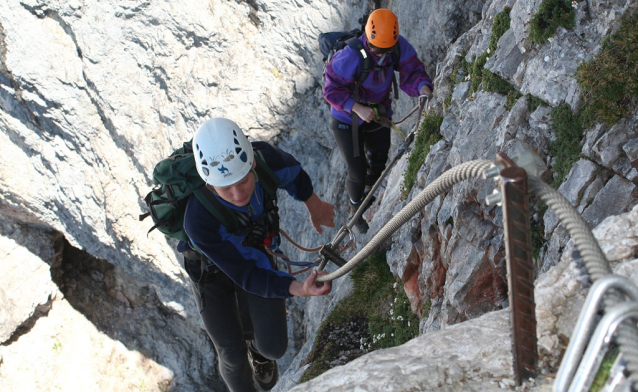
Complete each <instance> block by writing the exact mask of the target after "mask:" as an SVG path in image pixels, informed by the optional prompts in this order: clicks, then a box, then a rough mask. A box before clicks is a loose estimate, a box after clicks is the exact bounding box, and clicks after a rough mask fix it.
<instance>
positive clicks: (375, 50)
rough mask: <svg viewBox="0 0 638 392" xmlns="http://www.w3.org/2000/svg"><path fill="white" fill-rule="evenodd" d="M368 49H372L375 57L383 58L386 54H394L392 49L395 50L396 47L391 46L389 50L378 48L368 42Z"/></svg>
mask: <svg viewBox="0 0 638 392" xmlns="http://www.w3.org/2000/svg"><path fill="white" fill-rule="evenodd" d="M368 47H369V48H370V52H372V54H373V55H375V56H382V55H383V54H384V53H389V52H392V48H394V46H390V47H389V48H378V47H376V46H374V45H372V44H371V43H370V42H368Z"/></svg>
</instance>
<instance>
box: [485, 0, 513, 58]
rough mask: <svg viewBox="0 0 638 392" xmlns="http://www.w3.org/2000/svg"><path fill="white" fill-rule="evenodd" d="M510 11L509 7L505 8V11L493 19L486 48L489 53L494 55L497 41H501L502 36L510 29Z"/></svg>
mask: <svg viewBox="0 0 638 392" xmlns="http://www.w3.org/2000/svg"><path fill="white" fill-rule="evenodd" d="M510 11H511V9H510V8H509V7H505V9H504V10H503V11H501V12H499V13H498V14H496V16H495V17H494V23H493V24H492V34H491V35H490V43H489V46H488V49H489V52H490V53H494V52H495V51H496V45H497V44H498V40H499V39H501V37H502V36H503V34H505V32H506V31H507V30H509V28H510Z"/></svg>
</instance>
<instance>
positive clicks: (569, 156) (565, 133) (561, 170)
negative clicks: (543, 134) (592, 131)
mask: <svg viewBox="0 0 638 392" xmlns="http://www.w3.org/2000/svg"><path fill="white" fill-rule="evenodd" d="M551 116H552V125H551V126H552V130H553V131H554V135H555V136H556V140H554V141H553V142H552V143H551V144H550V146H549V153H550V154H551V155H552V156H553V157H555V158H556V163H555V164H554V167H553V172H554V181H553V183H552V186H554V188H557V187H558V186H559V185H560V184H561V183H562V182H563V181H564V180H565V178H566V177H567V174H569V171H570V170H571V168H572V165H573V164H574V163H575V162H576V161H577V160H578V159H579V158H580V151H581V149H582V147H581V140H582V138H583V126H582V119H581V115H580V113H573V112H572V109H571V107H570V106H569V105H568V104H566V103H564V104H562V105H560V106H557V107H555V108H554V109H552V112H551Z"/></svg>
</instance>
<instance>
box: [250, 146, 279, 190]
mask: <svg viewBox="0 0 638 392" xmlns="http://www.w3.org/2000/svg"><path fill="white" fill-rule="evenodd" d="M254 151H255V160H256V161H257V167H256V168H255V171H256V172H257V177H258V178H259V185H261V187H262V188H264V191H266V193H267V194H268V195H269V196H270V197H272V198H275V199H276V196H277V188H279V179H278V178H277V176H276V175H275V173H273V171H272V170H271V169H270V167H268V164H267V163H266V160H265V159H264V154H263V153H262V152H261V151H260V150H259V149H258V148H255V149H254Z"/></svg>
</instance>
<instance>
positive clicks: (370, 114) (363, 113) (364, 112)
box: [352, 103, 377, 123]
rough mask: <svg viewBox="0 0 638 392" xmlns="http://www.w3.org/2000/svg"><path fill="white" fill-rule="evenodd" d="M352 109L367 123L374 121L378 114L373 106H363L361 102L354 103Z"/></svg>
mask: <svg viewBox="0 0 638 392" xmlns="http://www.w3.org/2000/svg"><path fill="white" fill-rule="evenodd" d="M352 111H353V112H355V113H357V115H358V116H359V118H360V119H362V120H363V121H365V122H367V123H369V122H370V121H373V120H374V119H375V118H376V116H377V113H376V112H375V111H374V110H373V109H372V108H371V107H369V106H363V105H361V104H360V103H355V104H354V105H352Z"/></svg>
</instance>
